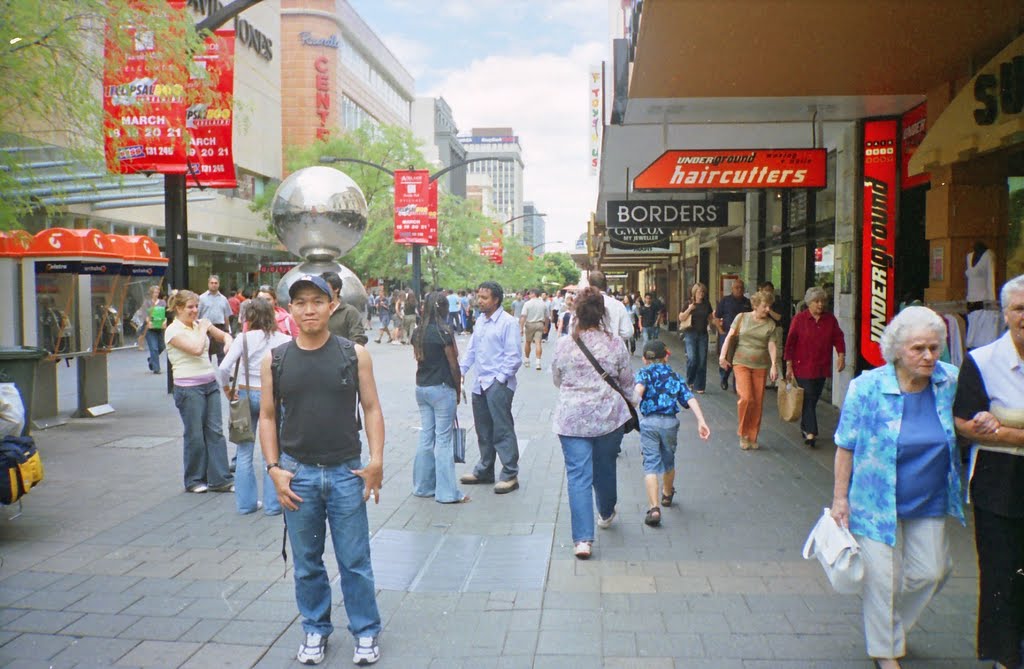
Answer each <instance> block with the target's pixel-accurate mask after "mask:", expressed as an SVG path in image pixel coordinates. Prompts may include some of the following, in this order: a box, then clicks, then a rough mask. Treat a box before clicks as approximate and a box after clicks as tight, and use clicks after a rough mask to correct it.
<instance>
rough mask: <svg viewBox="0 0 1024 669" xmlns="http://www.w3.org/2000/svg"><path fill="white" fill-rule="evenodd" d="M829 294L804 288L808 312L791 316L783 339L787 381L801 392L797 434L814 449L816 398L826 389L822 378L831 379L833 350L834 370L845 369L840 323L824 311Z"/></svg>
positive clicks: (816, 415) (844, 347) (806, 310)
mask: <svg viewBox="0 0 1024 669" xmlns="http://www.w3.org/2000/svg"><path fill="white" fill-rule="evenodd" d="M827 300H828V295H826V294H825V291H824V290H823V289H821V288H818V287H817V286H812V287H810V288H808V289H807V292H806V293H805V294H804V303H805V304H806V305H807V309H805V310H804V311H801V312H800V313H798V314H797V315H796V316H794V317H793V321H792V322H791V323H790V324H789V335H788V336H787V337H786V348H785V350H784V351H783V357H784V358H785V359H786V378H787V379H789V380H790V381H791V382H793V383H796V384H797V385H799V386H800V387H801V388H803V390H804V406H803V411H802V413H801V414H800V432H801V434H803V436H804V444H805V445H807V446H809V447H811V448H814V447H815V446H816V445H817V441H816V440H817V438H818V413H817V405H818V399H819V398H820V397H821V391H822V390H824V389H825V379H827V378H828V377H830V376H832V349H833V348H834V349H835V350H836V354H837V356H838V359H837V360H836V371H837V372H841V371H843V370H844V369H846V341H845V339H844V338H843V331H842V329H841V328H840V327H839V321H837V320H836V317H835V316H833V315H832V314H830V313H828V312H826V311H825V302H826V301H827Z"/></svg>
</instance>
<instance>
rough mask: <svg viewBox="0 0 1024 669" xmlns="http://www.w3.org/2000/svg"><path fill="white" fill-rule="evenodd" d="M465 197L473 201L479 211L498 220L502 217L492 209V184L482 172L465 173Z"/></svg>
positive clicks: (488, 176)
mask: <svg viewBox="0 0 1024 669" xmlns="http://www.w3.org/2000/svg"><path fill="white" fill-rule="evenodd" d="M466 199H467V200H469V201H470V202H475V203H476V206H477V208H478V209H479V210H480V213H481V214H483V215H484V216H487V217H488V218H490V219H493V220H497V221H498V222H501V221H504V220H505V219H504V218H501V216H500V215H499V214H497V213H495V211H494V186H493V185H492V184H491V177H490V175H488V174H484V173H483V172H473V173H471V174H467V175H466Z"/></svg>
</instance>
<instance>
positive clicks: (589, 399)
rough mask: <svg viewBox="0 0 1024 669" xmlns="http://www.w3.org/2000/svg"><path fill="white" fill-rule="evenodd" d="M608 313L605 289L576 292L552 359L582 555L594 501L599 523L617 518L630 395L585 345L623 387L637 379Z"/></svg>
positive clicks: (557, 420)
mask: <svg viewBox="0 0 1024 669" xmlns="http://www.w3.org/2000/svg"><path fill="white" fill-rule="evenodd" d="M604 317H605V307H604V298H603V297H602V295H601V292H600V291H598V290H597V289H596V288H585V289H584V290H583V291H582V292H581V293H580V294H579V295H578V296H577V298H576V317H575V318H574V319H573V325H572V332H571V335H572V336H571V337H562V338H561V339H559V340H558V344H557V345H556V346H555V356H554V360H553V361H552V363H551V375H552V377H553V378H554V382H555V386H557V387H558V389H559V393H558V406H557V407H556V408H555V416H554V431H555V433H556V434H557V435H558V438H559V440H560V441H561V442H562V455H563V456H564V457H565V474H566V478H567V479H568V484H569V485H568V487H569V514H570V519H571V521H572V541H573V544H574V553H575V555H576V557H577V558H579V559H581V560H586V559H587V558H589V557H590V551H591V545H592V544H593V543H594V501H596V502H597V513H598V519H597V525H598V527H601V528H607V527H608V526H609V525H611V523H612V519H614V518H615V503H616V501H617V488H616V472H615V461H616V458H617V457H618V454H619V445H620V444H621V443H622V434H623V429H622V426H623V424H624V423H625V422H626V421H627V420H629V416H630V414H629V408H628V407H627V406H626V402H625V400H624V399H623V398H622V397H621V396H620V395H619V393H617V392H616V391H615V390H614V389H613V388H612V387H611V385H609V383H608V382H607V381H605V380H604V379H603V378H601V375H600V374H598V372H597V370H595V369H594V366H593V365H592V364H591V363H590V361H589V360H588V359H587V357H586V355H585V354H584V353H583V350H582V348H581V347H583V346H585V347H586V348H587V349H589V351H590V352H591V353H592V354H593V356H594V358H595V359H596V360H597V362H598V363H599V364H600V365H601V367H603V368H604V370H605V372H607V373H608V375H609V378H610V379H611V380H614V381H615V382H616V383H618V385H619V388H622V389H627V388H632V385H633V371H632V368H631V367H630V364H629V352H628V351H627V350H626V345H625V344H624V343H623V341H622V339H621V338H620V337H618V336H617V335H613V334H612V333H610V332H608V331H607V330H605V329H604V325H603V323H604ZM591 488H593V493H591ZM592 500H594V501H592Z"/></svg>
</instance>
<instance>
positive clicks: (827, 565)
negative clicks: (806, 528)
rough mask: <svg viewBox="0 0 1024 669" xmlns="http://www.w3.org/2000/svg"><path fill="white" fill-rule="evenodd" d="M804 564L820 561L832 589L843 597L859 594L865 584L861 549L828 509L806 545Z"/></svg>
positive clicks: (812, 531)
mask: <svg viewBox="0 0 1024 669" xmlns="http://www.w3.org/2000/svg"><path fill="white" fill-rule="evenodd" d="M803 556H804V559H805V560H810V559H811V557H812V556H813V557H816V558H818V562H820V563H821V566H822V567H823V568H824V569H825V575H826V576H828V580H829V583H831V584H832V588H833V589H834V590H835V591H836V592H838V593H839V594H842V595H856V594H860V591H861V584H862V582H863V581H864V561H863V559H862V558H861V554H860V545H859V544H857V540H856V539H854V538H853V535H852V534H850V530H848V529H847V528H845V527H840V526H839V524H838V523H836V521H835V519H834V518H832V510H831V509H828V508H826V509H825V510H824V511H823V512H822V514H821V518H819V519H818V522H817V523H816V524H815V525H814V528H813V529H812V530H811V533H810V535H809V536H808V537H807V541H806V542H805V543H804V551H803Z"/></svg>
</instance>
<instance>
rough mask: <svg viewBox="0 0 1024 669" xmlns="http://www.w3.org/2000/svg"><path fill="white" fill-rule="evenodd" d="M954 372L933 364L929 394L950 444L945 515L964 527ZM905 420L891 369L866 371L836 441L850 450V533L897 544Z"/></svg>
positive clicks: (849, 395) (841, 419) (845, 408)
mask: <svg viewBox="0 0 1024 669" xmlns="http://www.w3.org/2000/svg"><path fill="white" fill-rule="evenodd" d="M956 380H957V368H956V367H954V366H953V365H950V364H947V363H945V362H939V363H937V365H936V367H935V372H934V373H933V374H932V391H933V392H934V393H935V407H936V409H937V410H938V413H939V422H941V423H942V429H943V431H945V433H946V440H947V442H948V443H949V472H948V473H947V475H946V492H947V494H946V500H947V501H946V504H947V508H946V513H947V514H949V515H951V516H953V517H955V518H956V519H957V520H959V521H960V522H961V524H966V523H965V520H964V513H963V509H962V507H961V503H960V500H961V498H960V471H959V464H960V456H959V455H958V454H957V448H956V433H955V432H954V428H953V399H954V397H955V396H956ZM902 419H903V395H902V393H901V392H900V384H899V381H898V380H897V378H896V368H895V366H893V365H892V364H888V365H885V366H884V367H879V368H877V369H872V370H870V371H868V372H864V373H863V374H861V375H860V376H858V377H857V378H855V379H854V380H853V382H852V383H851V384H850V389H849V392H848V393H847V395H846V399H845V400H844V401H843V410H842V414H841V415H840V417H839V426H838V427H837V428H836V434H835V442H836V445H837V446H839V447H840V448H845V449H847V450H851V451H853V476H852V478H851V481H850V492H849V500H850V531H851V532H853V533H854V534H859V535H861V536H865V537H868V538H869V539H874V540H875V541H880V542H883V543H886V544H888V545H890V546H895V545H896V442H897V440H898V439H899V436H900V424H901V422H902Z"/></svg>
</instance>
